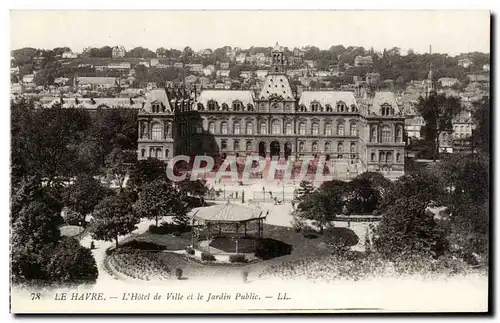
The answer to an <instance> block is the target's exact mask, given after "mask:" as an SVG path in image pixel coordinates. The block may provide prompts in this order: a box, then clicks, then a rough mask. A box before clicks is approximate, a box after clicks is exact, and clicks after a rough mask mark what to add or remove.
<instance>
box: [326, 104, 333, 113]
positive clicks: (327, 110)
mask: <svg viewBox="0 0 500 323" xmlns="http://www.w3.org/2000/svg"><path fill="white" fill-rule="evenodd" d="M325 107H326V112H333V109H332V106H331V105H329V104H327V105H326V106H325Z"/></svg>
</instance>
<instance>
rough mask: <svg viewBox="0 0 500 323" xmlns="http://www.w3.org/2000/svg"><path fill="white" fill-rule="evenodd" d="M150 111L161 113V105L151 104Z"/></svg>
mask: <svg viewBox="0 0 500 323" xmlns="http://www.w3.org/2000/svg"><path fill="white" fill-rule="evenodd" d="M151 109H152V111H153V113H159V112H160V111H161V105H160V104H159V103H153V104H152V105H151Z"/></svg>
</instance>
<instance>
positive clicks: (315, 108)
mask: <svg viewBox="0 0 500 323" xmlns="http://www.w3.org/2000/svg"><path fill="white" fill-rule="evenodd" d="M318 110H319V103H318V102H314V103H311V111H312V112H316V111H318Z"/></svg>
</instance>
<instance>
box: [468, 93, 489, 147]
mask: <svg viewBox="0 0 500 323" xmlns="http://www.w3.org/2000/svg"><path fill="white" fill-rule="evenodd" d="M473 107H474V110H473V112H472V117H473V119H474V121H475V123H476V124H477V126H476V129H474V130H473V131H472V143H473V146H474V147H477V148H479V150H481V151H482V152H484V153H489V151H490V133H491V131H490V122H491V112H490V109H491V106H490V98H489V97H487V96H484V97H483V98H482V99H481V100H479V101H477V102H474V103H473Z"/></svg>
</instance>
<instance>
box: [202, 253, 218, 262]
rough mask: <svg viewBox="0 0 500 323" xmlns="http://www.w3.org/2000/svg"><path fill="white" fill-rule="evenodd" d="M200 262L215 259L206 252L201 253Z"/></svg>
mask: <svg viewBox="0 0 500 323" xmlns="http://www.w3.org/2000/svg"><path fill="white" fill-rule="evenodd" d="M201 260H203V261H215V257H214V255H212V254H209V253H208V252H202V253H201Z"/></svg>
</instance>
